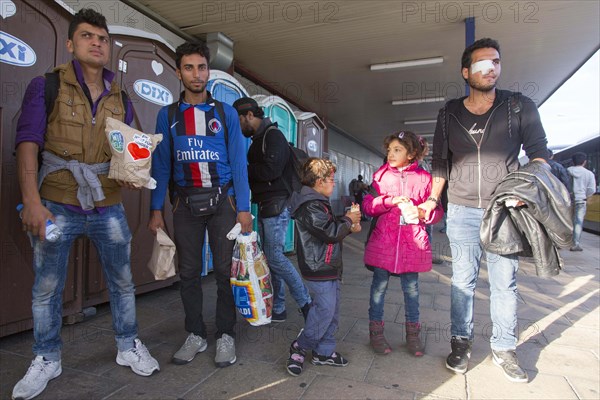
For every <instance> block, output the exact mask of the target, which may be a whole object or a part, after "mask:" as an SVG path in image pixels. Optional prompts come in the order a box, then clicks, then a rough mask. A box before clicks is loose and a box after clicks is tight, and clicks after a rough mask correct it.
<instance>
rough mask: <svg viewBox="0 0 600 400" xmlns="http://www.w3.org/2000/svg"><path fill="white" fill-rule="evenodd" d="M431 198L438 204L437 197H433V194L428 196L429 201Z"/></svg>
mask: <svg viewBox="0 0 600 400" xmlns="http://www.w3.org/2000/svg"><path fill="white" fill-rule="evenodd" d="M429 200H431V201H433V202H434V203H435V204H438V199H436V198H435V197H433V196H429V197H428V198H427V201H429Z"/></svg>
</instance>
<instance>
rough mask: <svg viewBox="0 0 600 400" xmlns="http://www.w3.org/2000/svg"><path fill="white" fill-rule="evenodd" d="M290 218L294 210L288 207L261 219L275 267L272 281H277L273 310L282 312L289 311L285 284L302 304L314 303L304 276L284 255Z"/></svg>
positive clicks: (266, 248)
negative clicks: (303, 278)
mask: <svg viewBox="0 0 600 400" xmlns="http://www.w3.org/2000/svg"><path fill="white" fill-rule="evenodd" d="M289 221H290V209H289V208H287V207H286V208H284V210H283V212H282V213H281V214H279V215H277V216H275V217H270V218H261V217H259V218H258V234H259V235H260V241H261V245H262V249H263V251H264V253H265V257H266V258H267V262H268V263H269V269H270V270H271V280H272V283H273V313H278V314H279V313H282V312H284V311H285V286H284V283H285V284H286V285H287V286H288V288H289V290H290V293H291V295H292V297H293V298H294V300H296V303H297V304H298V307H303V306H304V305H305V304H306V303H310V295H309V294H308V290H307V289H306V287H305V286H304V283H302V277H301V276H300V274H299V273H298V271H297V270H296V268H295V267H294V265H293V264H292V262H291V261H290V260H289V259H288V258H287V257H286V256H285V254H283V249H284V247H285V234H286V231H287V227H288V223H289Z"/></svg>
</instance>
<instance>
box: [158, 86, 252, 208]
mask: <svg viewBox="0 0 600 400" xmlns="http://www.w3.org/2000/svg"><path fill="white" fill-rule="evenodd" d="M168 109H169V106H165V107H163V108H161V110H160V111H159V113H158V117H157V120H156V133H162V134H163V141H162V142H161V143H160V144H159V145H158V146H157V147H156V150H155V151H154V153H153V155H152V177H153V178H154V179H156V183H157V186H156V189H154V190H153V191H152V197H151V202H150V208H151V209H152V210H160V209H162V208H163V205H164V201H165V196H166V193H167V188H168V185H169V179H170V178H171V172H172V174H173V178H174V180H175V183H176V184H177V185H179V186H184V187H216V186H223V185H225V184H226V183H227V182H229V181H230V180H231V179H233V187H231V188H230V189H229V194H230V195H235V197H236V205H237V210H238V212H239V211H250V189H249V186H248V170H247V161H246V141H247V139H246V138H245V137H244V136H243V135H242V132H241V129H240V122H239V119H238V114H237V112H236V111H235V110H234V109H233V107H231V106H229V105H227V104H224V103H223V109H224V111H225V116H224V117H225V121H222V120H221V117H220V116H219V113H218V112H217V108H216V107H215V103H214V101H213V100H212V98H210V96H209V99H208V101H207V103H203V104H197V105H195V106H192V105H191V104H187V103H185V102H183V101H180V102H179V104H178V107H177V112H176V113H175V116H174V119H173V121H168ZM224 123H226V124H227V127H228V128H229V132H228V144H227V145H226V144H225V130H224V127H223V125H224Z"/></svg>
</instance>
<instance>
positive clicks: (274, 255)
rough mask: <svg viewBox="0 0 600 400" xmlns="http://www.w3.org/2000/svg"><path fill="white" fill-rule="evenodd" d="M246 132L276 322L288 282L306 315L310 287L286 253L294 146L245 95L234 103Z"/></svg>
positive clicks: (250, 175)
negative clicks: (308, 288) (250, 141)
mask: <svg viewBox="0 0 600 400" xmlns="http://www.w3.org/2000/svg"><path fill="white" fill-rule="evenodd" d="M233 107H234V108H235V109H236V110H237V112H238V115H239V119H240V125H241V127H242V133H243V135H244V136H246V137H249V138H252V144H251V145H250V148H249V149H248V181H249V183H250V190H252V201H253V202H254V203H258V207H259V213H258V233H259V235H260V239H261V244H262V247H263V250H264V252H265V256H266V257H267V261H268V263H269V268H270V270H271V274H272V277H273V289H274V296H273V298H274V301H273V314H272V318H271V321H272V322H283V321H285V319H286V317H287V313H286V310H285V286H284V282H285V283H286V284H287V285H288V287H289V289H290V293H291V294H292V297H293V298H294V300H296V303H298V307H300V308H301V309H302V312H303V314H304V318H306V314H307V313H308V309H309V307H310V296H309V294H308V290H307V289H306V287H305V286H304V284H303V283H302V278H301V277H300V274H298V271H296V269H295V268H294V265H293V264H292V263H291V261H290V260H289V259H288V258H287V257H286V256H285V255H284V254H283V249H284V246H285V234H286V232H287V227H288V223H289V221H290V209H289V206H288V199H289V197H290V194H291V193H292V176H291V173H292V170H291V168H293V167H292V166H291V164H290V159H291V150H290V147H289V145H288V142H287V139H286V138H285V136H283V133H282V132H281V131H280V130H279V129H278V128H277V123H273V122H271V120H270V119H269V118H268V117H265V116H264V112H263V110H262V108H260V107H259V106H258V103H256V100H254V99H252V98H250V97H243V98H241V99H238V100H236V101H235V102H234V103H233Z"/></svg>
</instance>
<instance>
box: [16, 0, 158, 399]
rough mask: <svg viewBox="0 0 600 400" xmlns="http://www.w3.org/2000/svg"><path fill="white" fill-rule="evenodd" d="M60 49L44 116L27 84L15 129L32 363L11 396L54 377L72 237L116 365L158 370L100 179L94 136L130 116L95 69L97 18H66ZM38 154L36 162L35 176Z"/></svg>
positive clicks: (116, 206)
mask: <svg viewBox="0 0 600 400" xmlns="http://www.w3.org/2000/svg"><path fill="white" fill-rule="evenodd" d="M66 45H67V49H68V51H69V52H70V53H72V54H73V60H72V61H71V62H69V63H66V64H63V65H60V66H58V67H56V68H55V70H54V73H55V74H56V76H57V77H58V89H59V90H58V94H57V97H56V101H55V102H54V104H53V106H52V110H51V111H50V110H47V108H46V104H45V99H46V96H45V85H46V79H45V78H44V77H37V78H34V79H33V80H32V81H31V83H30V84H29V86H28V87H27V91H26V93H25V97H24V99H23V105H22V113H21V116H20V118H19V122H18V125H17V135H16V140H15V146H16V150H17V166H18V175H19V184H20V186H21V193H22V199H23V209H22V214H21V217H22V221H23V230H24V231H27V232H28V233H29V234H30V238H31V243H32V246H33V253H34V254H33V259H34V265H33V269H34V272H35V280H34V283H33V289H32V297H33V302H32V303H33V304H32V309H33V334H34V338H35V344H34V345H33V352H34V354H35V356H36V357H35V359H34V360H33V361H32V363H31V366H30V367H29V369H28V371H27V373H26V374H25V376H24V377H23V379H21V380H20V381H19V382H18V383H17V384H16V385H15V387H14V389H13V393H12V396H13V398H23V399H30V398H33V397H35V396H37V395H38V394H40V393H41V392H42V391H43V390H44V389H45V388H46V385H47V383H48V381H49V380H51V379H54V378H56V377H58V376H59V375H60V374H61V372H62V368H61V348H62V342H61V337H60V330H61V322H62V318H61V317H62V313H61V310H62V293H63V289H64V286H65V279H66V276H67V266H68V260H69V251H70V249H71V245H72V244H73V241H74V240H75V239H76V238H77V237H78V236H80V235H86V236H87V237H88V238H89V239H90V240H91V241H92V242H93V243H94V245H95V246H96V249H97V251H98V254H99V256H100V260H101V263H102V267H103V269H104V273H105V277H106V281H107V285H108V291H109V298H110V303H111V310H112V314H113V328H114V330H115V338H116V342H117V349H118V352H117V358H116V362H117V364H119V365H122V366H128V367H130V368H131V369H132V370H133V372H135V373H136V374H138V375H142V376H149V375H152V373H154V372H155V371H158V370H159V365H158V362H157V361H156V360H155V359H154V358H153V357H152V356H151V355H150V353H149V352H148V350H147V348H146V346H144V344H142V342H141V341H140V340H139V339H138V337H137V319H136V312H135V295H134V284H133V281H132V276H131V268H130V254H131V233H130V231H129V226H128V225H127V219H126V217H125V212H124V210H123V205H122V203H121V187H120V186H122V185H124V183H122V182H116V181H114V180H112V179H108V177H107V175H108V170H109V166H110V158H111V150H110V148H109V144H108V141H107V139H106V136H105V133H104V128H105V120H106V117H112V118H115V119H118V120H120V121H124V122H126V123H131V121H132V119H133V114H132V113H131V104H128V105H127V107H126V106H125V104H123V102H124V100H123V99H124V97H123V96H122V95H121V90H120V88H119V85H118V84H117V82H116V81H115V80H114V73H113V72H111V71H109V70H108V69H106V68H104V66H105V65H106V64H107V63H108V59H109V54H110V38H109V36H108V27H107V25H106V19H105V18H104V16H103V15H101V14H99V13H97V12H95V11H93V10H91V9H82V10H81V11H79V12H78V13H77V14H75V16H74V17H73V20H72V21H71V24H70V25H69V32H68V40H67V43H66ZM125 101H127V102H128V100H125ZM126 110H127V111H126ZM41 149H43V153H42V158H43V162H42V165H41V169H40V170H39V173H38V152H39V151H40V150H41ZM48 220H51V221H54V223H55V224H56V225H57V226H58V228H59V229H60V230H61V231H62V235H61V236H60V237H59V238H58V239H57V240H54V241H50V240H46V237H45V236H46V222H47V221H48ZM90 357H92V355H90Z"/></svg>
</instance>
